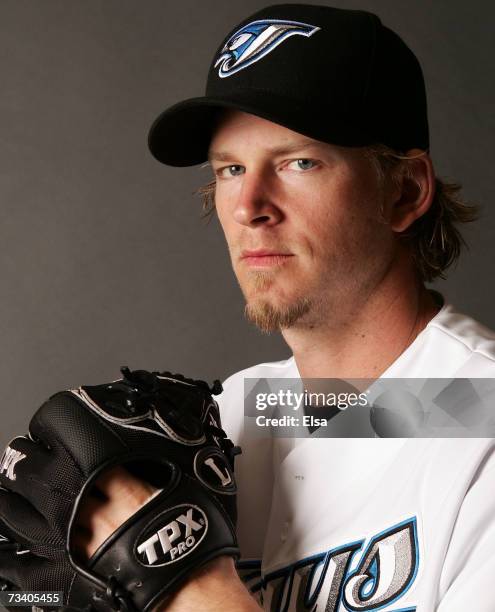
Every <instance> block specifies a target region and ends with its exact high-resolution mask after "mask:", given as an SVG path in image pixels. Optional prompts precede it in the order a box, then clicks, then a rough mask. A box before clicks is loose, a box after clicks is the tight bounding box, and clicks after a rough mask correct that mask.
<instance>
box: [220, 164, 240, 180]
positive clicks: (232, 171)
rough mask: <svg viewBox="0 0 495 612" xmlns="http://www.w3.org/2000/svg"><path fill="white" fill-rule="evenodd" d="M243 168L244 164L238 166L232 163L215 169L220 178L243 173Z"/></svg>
mask: <svg viewBox="0 0 495 612" xmlns="http://www.w3.org/2000/svg"><path fill="white" fill-rule="evenodd" d="M244 172H245V168H244V166H240V165H238V164H234V165H232V166H225V167H224V168H219V169H218V170H217V171H216V174H217V176H219V177H221V178H228V177H230V176H239V175H241V174H244Z"/></svg>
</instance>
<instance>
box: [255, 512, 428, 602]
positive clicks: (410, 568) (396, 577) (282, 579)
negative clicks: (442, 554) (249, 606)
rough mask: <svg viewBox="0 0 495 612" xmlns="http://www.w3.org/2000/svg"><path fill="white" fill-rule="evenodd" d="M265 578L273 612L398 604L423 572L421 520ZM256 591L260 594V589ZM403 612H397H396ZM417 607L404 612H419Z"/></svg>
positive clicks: (265, 594) (309, 558)
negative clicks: (420, 563) (420, 539)
mask: <svg viewBox="0 0 495 612" xmlns="http://www.w3.org/2000/svg"><path fill="white" fill-rule="evenodd" d="M364 542H365V541H364V540H361V541H357V542H352V543H349V544H345V545H343V546H341V547H339V548H336V549H332V550H330V551H327V552H323V553H320V554H317V555H314V556H312V557H308V558H306V559H302V560H301V561H297V562H296V563H294V564H292V565H290V566H288V567H284V568H282V569H279V570H277V571H275V572H272V573H270V574H266V575H265V576H264V578H263V579H262V583H261V584H259V585H258V588H259V587H260V586H262V588H263V601H264V606H265V609H266V610H270V612H286V611H288V610H297V611H298V612H314V611H315V610H325V611H326V612H342V611H344V610H345V611H346V612H347V611H349V612H357V611H363V612H364V611H372V610H373V611H374V610H382V609H383V608H384V607H386V608H387V610H389V609H390V608H389V606H391V605H394V604H397V605H399V607H400V600H401V599H402V597H403V596H404V594H405V593H406V591H408V590H409V588H410V587H411V585H412V584H413V583H414V580H415V579H416V576H417V572H418V568H419V554H418V541H417V525H416V518H411V519H408V520H406V521H403V522H402V523H399V524H397V525H395V526H393V527H391V528H389V529H386V530H385V531H383V532H381V533H379V534H377V535H375V536H373V537H372V538H371V539H370V540H369V543H368V545H367V546H366V548H365V549H364V550H363V544H364ZM252 590H256V587H255V588H253V589H252ZM393 609H394V610H395V611H396V612H399V610H398V608H395V607H394V608H393ZM415 610H416V607H415V606H412V607H408V608H403V607H400V612H414V611H415Z"/></svg>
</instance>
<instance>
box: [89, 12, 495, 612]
mask: <svg viewBox="0 0 495 612" xmlns="http://www.w3.org/2000/svg"><path fill="white" fill-rule="evenodd" d="M150 146H151V150H152V152H153V154H154V155H155V157H157V159H159V160H160V161H162V162H164V163H168V164H171V165H176V166H181V165H193V164H197V163H201V162H204V161H205V160H206V158H207V156H208V158H209V160H210V163H211V165H212V168H213V171H214V175H215V182H214V186H213V187H211V186H210V189H209V190H208V189H206V190H205V194H206V196H207V197H208V196H211V195H212V192H211V189H212V188H213V189H214V204H215V208H216V211H217V213H218V217H219V220H220V223H221V225H222V228H223V231H224V233H225V237H226V240H227V244H228V248H229V252H230V256H231V259H232V264H233V268H234V271H235V274H236V276H237V279H238V281H239V284H240V286H241V289H242V291H243V293H244V296H245V298H246V303H247V306H246V312H247V315H248V317H249V318H250V319H251V320H252V321H253V322H255V323H256V324H257V325H258V326H259V327H260V328H261V329H262V330H264V331H275V330H278V329H280V330H281V332H282V334H283V336H284V338H285V340H286V341H287V343H288V345H289V346H290V348H291V350H292V352H293V357H291V359H289V360H287V361H283V362H278V363H271V364H261V365H258V366H254V367H253V368H249V369H248V370H245V371H243V372H239V373H237V374H234V375H233V376H232V377H231V378H229V379H228V380H227V381H226V383H225V385H224V393H223V395H222V396H221V397H220V405H221V409H222V413H223V414H222V416H223V424H224V427H225V429H226V430H227V431H228V432H229V435H230V436H231V437H233V439H234V440H235V441H236V442H239V443H240V444H241V445H242V446H243V455H242V456H241V458H240V459H239V462H238V470H237V474H238V482H239V491H240V495H239V540H240V546H241V551H242V555H243V560H244V561H243V562H241V563H240V564H239V568H240V569H241V570H248V572H247V574H248V575H247V576H245V578H246V581H247V582H249V583H250V586H251V587H252V591H253V592H254V593H256V594H257V595H260V597H259V600H260V601H261V600H262V603H261V604H260V605H262V606H263V607H264V609H266V610H273V611H279V610H280V611H281V610H290V611H296V610H298V611H299V610H327V611H342V610H387V611H392V610H395V611H396V612H397V611H399V610H401V611H403V612H404V611H406V610H409V611H412V610H418V611H430V610H438V611H439V612H447V611H448V612H456V611H461V610H466V609H467V608H468V606H470V607H471V608H473V609H475V610H477V612H484V611H488V610H493V609H495V595H494V594H493V591H492V589H491V575H492V572H493V570H494V569H495V568H494V556H493V554H492V549H493V543H494V539H495V522H494V516H495V513H494V512H493V508H494V501H493V490H494V485H495V470H494V469H493V468H494V465H495V464H494V461H495V459H494V458H493V448H494V444H493V440H492V439H491V438H465V439H406V438H398V439H397V438H396V439H376V438H369V439H367V438H362V439H352V438H351V437H349V438H347V439H346V438H342V439H338V438H335V439H332V440H328V439H324V438H318V439H289V440H287V439H276V440H273V442H272V441H271V440H267V439H259V438H253V437H250V436H249V435H248V432H246V430H245V423H244V418H243V417H244V415H243V399H244V385H243V383H244V379H245V378H255V379H260V378H269V379H272V378H275V379H299V378H303V379H315V378H346V379H356V378H361V379H363V378H373V379H376V378H379V377H381V378H390V377H397V378H407V377H414V378H447V379H453V378H456V377H461V378H466V377H469V378H474V377H486V378H489V377H493V376H494V375H495V336H494V334H493V332H490V331H489V330H487V329H486V328H484V327H483V326H481V325H480V324H479V323H477V322H475V321H474V320H472V319H470V318H469V317H467V316H465V315H462V314H460V313H458V312H457V311H456V310H455V309H454V307H453V306H451V305H448V304H446V303H445V302H444V300H443V298H442V297H441V296H440V295H439V294H436V293H433V292H430V291H427V290H426V288H425V286H424V282H425V281H427V280H431V279H433V278H435V277H436V276H439V275H441V274H442V273H443V271H444V270H445V269H446V267H447V266H448V265H449V264H450V263H451V262H452V261H453V260H454V259H455V257H456V255H457V254H458V250H459V247H460V238H459V235H458V233H456V232H457V230H455V227H454V225H453V222H454V221H467V220H470V219H471V217H472V211H471V210H470V209H469V207H466V206H465V205H463V204H462V203H461V202H460V201H459V200H458V199H456V198H455V197H454V196H455V190H454V189H453V188H452V186H450V187H449V186H448V185H445V184H442V183H441V182H440V181H439V179H436V178H435V175H434V170H433V165H432V161H431V159H430V157H429V154H428V148H429V140H428V126H427V118H426V99H425V93H424V85H423V79H422V74H421V69H420V67H419V64H418V63H417V60H416V58H415V57H414V55H413V54H412V52H411V51H410V50H409V49H408V48H407V47H406V46H405V44H404V43H403V42H402V41H401V40H400V39H399V37H398V36H397V35H395V34H394V33H393V32H391V31H390V30H388V29H387V28H385V27H384V26H383V25H382V24H381V22H380V21H379V20H378V18H377V17H375V16H373V15H371V14H368V13H364V12H359V11H344V10H338V9H332V8H329V7H313V6H303V5H301V6H300V5H283V6H275V7H270V8H268V9H264V10H262V11H260V12H258V13H256V14H255V15H253V16H251V17H250V18H248V19H246V20H245V21H244V22H243V23H242V24H241V25H239V26H238V27H236V28H235V29H234V30H233V32H232V33H231V34H229V35H228V36H227V38H226V39H225V41H224V42H223V43H222V44H221V46H220V48H219V50H218V51H217V53H216V54H215V57H214V60H213V63H212V66H211V70H210V75H209V81H208V87H207V95H206V96H205V97H203V98H197V99H194V100H189V101H186V102H183V103H180V104H178V105H176V106H174V107H172V108H171V109H169V110H168V111H165V113H163V114H162V116H161V117H160V118H159V119H158V120H157V122H156V123H155V125H154V127H153V128H152V131H151V134H150ZM351 434H352V432H351ZM100 488H101V490H102V491H103V492H104V493H105V496H106V497H105V498H102V497H100V498H99V500H97V499H93V501H92V503H90V504H88V506H87V509H86V512H85V513H83V514H82V515H81V517H80V524H81V536H80V547H81V548H84V549H85V551H86V552H87V553H88V554H91V553H92V552H94V550H95V549H96V547H97V546H98V544H99V543H100V542H101V541H102V540H104V539H105V538H106V537H107V536H108V534H109V533H110V532H111V531H113V529H115V528H116V527H117V526H118V525H119V524H120V523H121V522H123V521H124V520H125V519H126V517H127V516H129V515H130V514H132V513H133V512H134V511H135V508H137V507H139V506H140V505H141V504H142V503H143V502H145V501H146V499H147V497H148V495H149V493H150V491H149V489H148V488H146V487H143V486H142V484H141V483H140V482H138V481H135V480H133V479H132V478H131V477H130V476H129V475H127V474H125V473H122V472H114V473H113V474H110V475H109V476H107V477H106V479H105V480H103V481H101V482H100ZM260 563H261V580H260ZM220 607H223V608H225V609H228V610H230V611H254V610H259V609H260V608H259V605H258V604H257V603H256V602H255V600H254V599H253V598H252V597H251V595H250V594H249V593H248V591H247V590H246V589H245V588H244V586H243V585H242V583H241V581H240V580H239V578H238V577H237V574H236V573H235V571H234V568H233V564H232V562H231V561H230V560H228V559H227V558H221V559H219V560H217V561H215V562H213V563H212V564H210V565H207V566H205V568H204V569H202V570H200V571H199V572H198V573H197V574H195V575H194V576H191V579H190V580H189V582H188V583H187V584H186V585H185V586H184V587H183V588H182V589H181V590H180V591H178V593H177V594H176V596H175V598H174V599H173V600H172V602H170V603H169V604H168V605H167V607H166V609H167V610H169V611H172V612H173V611H175V610H177V611H179V610H180V611H186V610H192V609H194V610H198V611H199V610H200V611H210V610H218V609H219V608H220Z"/></svg>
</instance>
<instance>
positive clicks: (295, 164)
mask: <svg viewBox="0 0 495 612" xmlns="http://www.w3.org/2000/svg"><path fill="white" fill-rule="evenodd" d="M316 165H317V164H316V162H315V161H314V159H305V158H301V159H294V160H293V161H291V162H289V163H288V164H287V167H288V168H290V169H291V170H302V171H304V170H311V169H312V168H315V167H316Z"/></svg>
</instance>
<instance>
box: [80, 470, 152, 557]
mask: <svg viewBox="0 0 495 612" xmlns="http://www.w3.org/2000/svg"><path fill="white" fill-rule="evenodd" d="M156 491H157V489H155V488H154V487H152V486H151V485H150V484H148V483H147V482H144V481H142V480H138V479H137V478H135V477H134V476H133V475H132V474H131V473H130V472H128V471H127V470H126V469H124V468H123V467H120V466H118V467H115V468H112V469H111V470H109V471H108V472H106V473H105V474H103V475H102V476H100V478H98V480H97V481H96V482H95V484H94V486H93V487H92V488H91V490H90V492H89V494H88V495H87V497H86V498H85V499H83V501H82V505H81V509H80V511H79V513H78V515H77V518H76V526H75V531H74V542H73V545H74V548H75V550H76V551H77V552H78V553H79V555H81V556H82V557H83V558H85V559H89V558H90V557H92V556H93V554H94V553H95V552H96V550H97V549H98V547H99V546H100V544H103V542H104V541H105V540H106V539H107V538H109V537H110V536H111V535H112V533H113V532H114V531H116V530H117V528H118V527H120V525H122V524H123V523H125V521H126V520H127V519H128V518H130V517H131V516H132V515H133V514H135V513H136V512H137V511H138V510H139V508H141V507H142V506H143V505H144V504H145V503H146V502H147V501H148V500H149V499H150V498H151V497H152V496H153V494H154V493H156Z"/></svg>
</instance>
